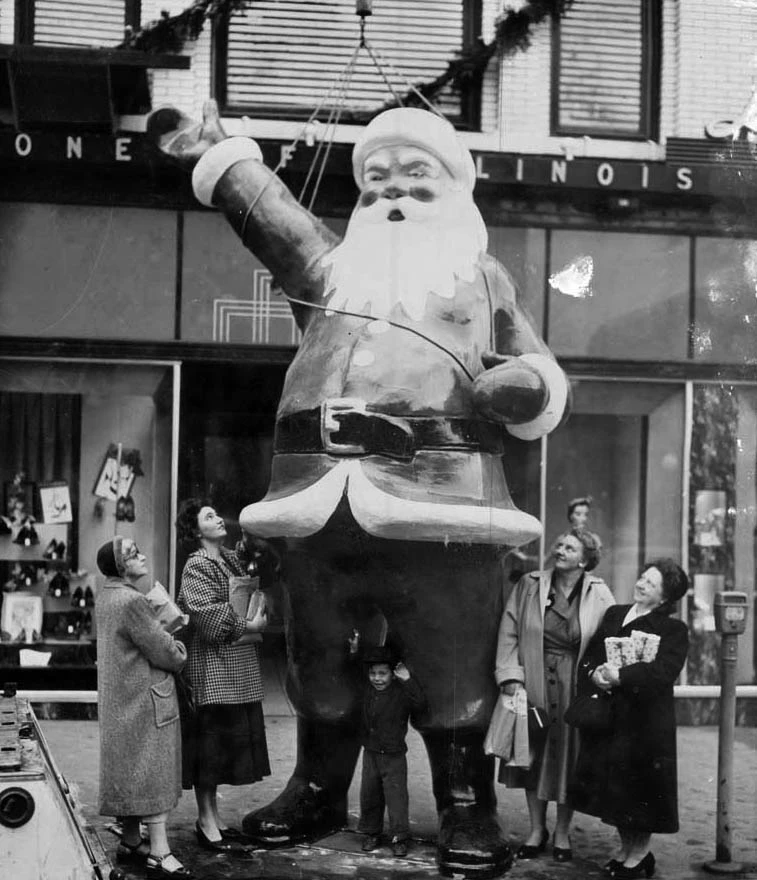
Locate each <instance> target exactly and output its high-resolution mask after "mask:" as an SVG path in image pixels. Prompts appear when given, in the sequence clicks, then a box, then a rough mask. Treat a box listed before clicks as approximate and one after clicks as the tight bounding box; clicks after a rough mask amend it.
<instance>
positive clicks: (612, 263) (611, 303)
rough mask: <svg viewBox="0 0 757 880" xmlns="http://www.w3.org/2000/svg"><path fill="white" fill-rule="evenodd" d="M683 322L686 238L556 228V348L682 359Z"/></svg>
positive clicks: (552, 332)
mask: <svg viewBox="0 0 757 880" xmlns="http://www.w3.org/2000/svg"><path fill="white" fill-rule="evenodd" d="M589 282H590V283H589ZM688 321H689V240H688V239H687V238H683V237H681V236H674V235H626V234H624V233H614V232H612V233H601V232H573V231H559V232H555V233H553V235H552V256H551V262H550V299H549V343H550V346H551V347H552V350H553V351H554V352H555V353H556V354H558V355H562V356H566V357H567V356H574V357H581V356H587V355H590V356H592V357H607V358H615V359H628V360H643V359H650V360H654V359H658V360H663V361H682V360H685V359H686V357H687V350H688V339H687V326H688Z"/></svg>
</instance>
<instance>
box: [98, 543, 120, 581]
mask: <svg viewBox="0 0 757 880" xmlns="http://www.w3.org/2000/svg"><path fill="white" fill-rule="evenodd" d="M123 541H124V539H123V538H122V537H121V535H116V536H115V537H114V538H113V539H112V540H111V541H108V543H107V544H103V545H102V547H100V549H99V550H98V551H97V567H98V568H99V569H100V571H101V572H102V573H103V574H104V575H105V576H106V577H123V576H124V574H125V573H126V565H125V563H124V557H123V552H122V547H123Z"/></svg>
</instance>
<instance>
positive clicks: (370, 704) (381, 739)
mask: <svg viewBox="0 0 757 880" xmlns="http://www.w3.org/2000/svg"><path fill="white" fill-rule="evenodd" d="M353 646H354V650H353V651H352V653H353V654H355V653H357V639H355V640H354V643H353V642H352V641H351V642H350V647H351V649H352V648H353ZM361 659H362V662H363V665H364V667H365V669H366V672H367V679H368V681H367V683H366V685H365V687H364V692H363V699H362V705H361V720H360V728H361V739H362V745H363V776H362V779H361V782H360V821H359V823H358V831H361V832H363V833H364V834H365V835H366V838H365V841H364V842H363V852H371V851H372V850H375V849H377V848H378V846H379V844H380V835H381V831H382V828H383V824H384V808H385V807H386V809H387V810H388V813H389V834H390V835H391V840H392V852H393V853H394V855H395V856H398V857H403V856H406V855H407V846H408V839H409V837H410V822H409V818H408V794H407V758H406V757H405V753H406V752H407V746H406V745H405V737H406V735H407V722H408V718H409V717H410V713H411V712H415V711H419V710H421V709H423V708H424V706H425V705H426V698H425V696H424V694H423V691H422V690H421V687H420V685H419V684H418V682H417V681H416V680H415V679H414V678H412V677H411V675H410V672H409V671H408V669H407V667H406V666H405V665H404V663H397V662H396V659H395V657H394V656H393V653H392V651H391V650H390V649H389V648H387V647H379V648H371V649H369V650H367V651H366V653H365V655H364V656H363V657H362V658H361Z"/></svg>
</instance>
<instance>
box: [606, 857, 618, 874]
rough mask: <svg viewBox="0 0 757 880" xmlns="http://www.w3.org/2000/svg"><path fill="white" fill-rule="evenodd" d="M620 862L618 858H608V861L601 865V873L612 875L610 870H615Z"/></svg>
mask: <svg viewBox="0 0 757 880" xmlns="http://www.w3.org/2000/svg"><path fill="white" fill-rule="evenodd" d="M622 864H623V862H621V860H620V859H610V861H609V862H605V863H604V865H602V873H603V874H610V875H612V872H613V871H616V870H617V869H618V868H619V867H620V866H621V865H622Z"/></svg>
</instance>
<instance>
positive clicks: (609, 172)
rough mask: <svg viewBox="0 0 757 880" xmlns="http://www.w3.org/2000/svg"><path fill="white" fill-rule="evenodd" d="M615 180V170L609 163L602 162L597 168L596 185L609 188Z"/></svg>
mask: <svg viewBox="0 0 757 880" xmlns="http://www.w3.org/2000/svg"><path fill="white" fill-rule="evenodd" d="M614 178H615V169H614V168H613V167H612V165H610V163H609V162H603V163H602V164H601V165H600V166H599V168H597V183H599V184H601V185H602V186H609V185H610V184H611V183H612V182H613V179H614Z"/></svg>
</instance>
